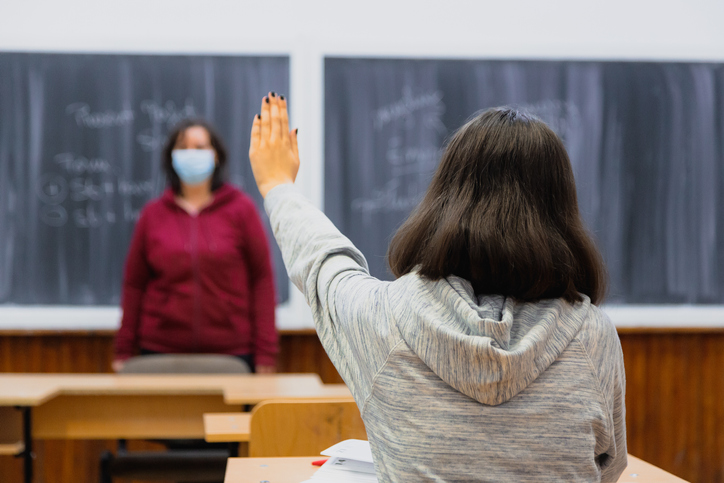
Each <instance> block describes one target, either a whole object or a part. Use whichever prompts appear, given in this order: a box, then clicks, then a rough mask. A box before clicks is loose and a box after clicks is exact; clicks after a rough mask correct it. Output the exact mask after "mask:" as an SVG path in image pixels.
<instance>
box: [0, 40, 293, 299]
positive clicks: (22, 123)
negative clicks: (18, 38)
mask: <svg viewBox="0 0 724 483" xmlns="http://www.w3.org/2000/svg"><path fill="white" fill-rule="evenodd" d="M288 87H289V62H288V59H287V58H286V57H232V56H160V55H159V56H156V55H95V54H24V53H0V105H1V106H3V108H2V109H0V247H1V248H0V303H18V304H64V305H116V304H118V303H119V301H120V292H121V282H122V279H123V274H122V270H123V262H124V259H125V255H126V253H127V249H128V244H129V242H130V238H131V235H132V232H133V228H134V225H135V223H136V221H137V220H138V218H139V215H140V212H141V209H142V208H143V206H144V205H145V204H146V203H147V202H148V201H149V200H151V199H152V198H154V197H156V196H158V195H159V194H160V193H161V191H162V190H163V189H165V187H166V179H165V173H164V170H163V168H162V166H161V151H162V147H163V144H164V143H165V141H166V137H167V136H168V133H169V131H170V130H171V129H172V128H173V126H175V125H176V124H177V123H178V122H179V121H181V120H182V119H185V118H190V117H200V118H203V119H206V120H207V121H209V122H210V123H211V124H213V125H214V126H215V127H216V128H217V130H218V132H219V134H220V135H221V137H222V138H223V139H224V141H225V143H226V147H227V152H228V159H227V161H228V162H227V174H228V178H229V180H230V182H231V183H233V184H236V185H237V186H239V187H240V188H242V189H244V190H245V191H246V192H247V194H249V195H250V196H252V197H253V198H254V199H255V201H256V204H257V206H259V207H261V204H262V200H261V197H260V195H259V194H258V191H257V190H256V187H255V186H253V185H249V184H248V183H247V180H250V179H251V172H250V167H249V163H248V162H247V159H248V154H247V152H248V143H249V140H248V135H249V134H248V133H249V131H250V128H251V121H252V115H253V113H254V112H256V111H257V110H258V103H259V99H261V98H262V97H263V96H264V95H265V94H266V93H267V92H268V91H269V90H275V91H277V92H288ZM260 214H261V215H262V217H264V215H263V212H262V211H261V210H260ZM265 223H267V230H269V227H268V222H267V221H265ZM268 239H269V241H270V243H271V245H272V252H273V257H274V266H275V280H276V282H277V293H278V295H279V297H278V300H279V301H280V302H283V301H285V300H286V299H287V298H288V279H287V275H286V271H285V270H284V265H283V263H282V260H281V254H280V253H279V250H278V248H277V247H276V245H275V244H274V241H273V237H271V236H268Z"/></svg>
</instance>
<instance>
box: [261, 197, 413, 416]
mask: <svg viewBox="0 0 724 483" xmlns="http://www.w3.org/2000/svg"><path fill="white" fill-rule="evenodd" d="M264 206H265V208H266V211H267V213H268V214H269V218H270V220H271V225H272V229H273V231H274V236H275V237H276V239H277V242H278V244H279V247H280V248H281V251H282V256H283V257H284V263H285V265H286V267H287V271H288V272H289V277H290V278H291V280H292V282H293V283H294V285H295V286H296V287H297V288H298V289H299V290H301V291H302V292H303V293H304V295H305V298H306V300H307V303H308V304H309V306H310V308H311V309H312V316H313V318H314V323H315V326H316V329H317V334H318V335H319V338H320V340H321V341H322V345H323V346H324V349H325V350H326V351H327V354H329V357H330V359H331V360H332V362H333V363H334V365H335V367H336V368H337V370H338V371H339V373H340V375H341V376H342V378H343V379H344V381H345V382H346V383H347V386H348V387H349V388H350V390H351V391H352V394H353V395H354V397H355V400H357V402H358V404H359V405H360V407H361V406H362V404H361V403H362V401H364V399H365V398H366V397H367V396H368V395H369V391H370V388H371V386H372V382H373V379H374V376H375V374H376V373H377V371H378V370H379V369H380V368H381V367H382V365H383V364H384V362H385V360H386V358H387V355H388V354H389V352H390V351H391V349H392V347H393V346H394V344H395V343H396V342H397V340H399V338H395V337H391V336H389V334H391V333H394V332H395V329H394V328H393V327H391V326H390V323H389V321H388V320H387V317H386V315H385V313H386V312H387V309H386V305H387V295H386V293H387V286H388V283H387V282H381V281H379V280H377V279H376V278H374V277H371V276H370V275H369V269H368V267H367V261H366V260H365V258H364V256H363V255H362V253H360V251H359V250H358V249H357V248H355V246H354V245H353V244H352V242H351V241H350V240H349V239H348V238H346V237H345V236H344V235H342V234H341V233H340V232H339V230H337V228H336V227H335V226H334V224H332V222H331V221H330V220H329V219H328V218H327V217H326V216H325V215H324V214H323V213H322V212H321V211H319V210H318V209H316V208H315V207H314V206H312V204H311V203H309V202H308V201H307V200H306V199H304V197H302V196H301V195H300V194H298V193H297V192H296V191H295V190H294V187H293V185H291V184H286V185H280V186H277V187H275V188H273V189H272V190H270V191H269V193H268V194H267V197H266V199H265V201H264ZM386 334H387V336H385V335H386Z"/></svg>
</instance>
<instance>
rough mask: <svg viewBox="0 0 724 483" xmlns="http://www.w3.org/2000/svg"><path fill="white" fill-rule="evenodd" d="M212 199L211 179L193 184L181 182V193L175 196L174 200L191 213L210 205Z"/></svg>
mask: <svg viewBox="0 0 724 483" xmlns="http://www.w3.org/2000/svg"><path fill="white" fill-rule="evenodd" d="M213 199H214V195H213V193H212V192H211V180H208V181H207V182H205V183H199V184H194V185H184V184H183V183H182V184H181V193H180V194H179V195H178V196H176V202H177V203H178V204H179V205H180V206H181V207H182V208H183V209H184V210H186V211H187V212H189V214H191V215H196V214H198V212H200V211H201V210H202V209H204V207H206V206H208V205H210V204H211V202H212V201H213Z"/></svg>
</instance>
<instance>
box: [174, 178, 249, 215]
mask: <svg viewBox="0 0 724 483" xmlns="http://www.w3.org/2000/svg"><path fill="white" fill-rule="evenodd" d="M213 194H214V199H213V201H212V202H211V204H210V205H208V206H206V207H204V209H203V210H201V211H205V210H214V209H216V208H218V207H219V206H222V205H225V204H226V203H229V202H230V201H233V200H234V199H236V198H237V197H239V196H241V193H240V192H239V191H238V190H237V189H235V188H234V187H233V186H231V185H229V184H228V183H224V184H222V185H221V186H219V187H218V188H217V189H216V190H215V191H214V193H213ZM175 197H176V195H175V194H174V192H173V190H172V189H171V188H166V189H165V190H164V192H163V194H162V195H161V201H162V202H163V203H164V204H165V205H167V206H170V207H171V208H174V209H179V210H183V208H181V207H180V206H179V205H178V204H176V199H175Z"/></svg>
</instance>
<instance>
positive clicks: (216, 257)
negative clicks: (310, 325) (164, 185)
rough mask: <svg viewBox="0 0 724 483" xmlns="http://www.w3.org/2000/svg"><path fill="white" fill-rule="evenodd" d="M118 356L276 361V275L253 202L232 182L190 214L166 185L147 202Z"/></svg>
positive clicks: (127, 281)
mask: <svg viewBox="0 0 724 483" xmlns="http://www.w3.org/2000/svg"><path fill="white" fill-rule="evenodd" d="M121 303H122V308H123V319H122V321H121V328H120V330H119V331H118V334H117V336H116V358H117V359H121V360H123V359H127V358H129V357H131V356H133V355H135V353H136V352H137V349H138V348H139V347H143V348H144V349H148V350H151V351H154V352H163V353H216V354H234V355H242V354H253V355H254V356H255V364H256V365H273V364H274V363H275V359H276V353H277V333H276V329H275V327H274V306H275V295H274V280H273V275H272V269H271V262H270V259H269V246H268V244H267V240H266V236H265V235H264V229H263V228H262V225H261V221H260V219H259V215H258V214H257V212H256V208H255V206H254V203H253V202H252V201H251V199H250V198H249V197H248V196H246V195H245V194H243V193H242V192H241V191H239V190H237V189H236V188H233V187H232V186H230V185H227V184H225V185H222V186H221V187H220V188H219V189H217V190H216V191H214V199H213V201H212V203H211V204H210V205H209V206H207V207H205V208H204V209H203V210H201V211H200V212H199V213H198V215H196V216H191V215H189V214H188V213H187V212H186V211H185V210H184V209H183V208H181V207H180V206H178V205H177V204H176V202H175V201H174V194H173V192H172V191H171V189H167V190H166V191H165V192H164V194H163V195H162V196H161V197H160V198H158V199H156V200H153V201H151V202H150V203H149V204H148V205H146V206H145V207H144V208H143V210H142V212H141V216H140V218H139V220H138V223H137V224H136V228H135V231H134V233H133V239H132V241H131V247H130V249H129V251H128V258H127V259H126V266H125V273H124V277H123V297H122V302H121Z"/></svg>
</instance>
